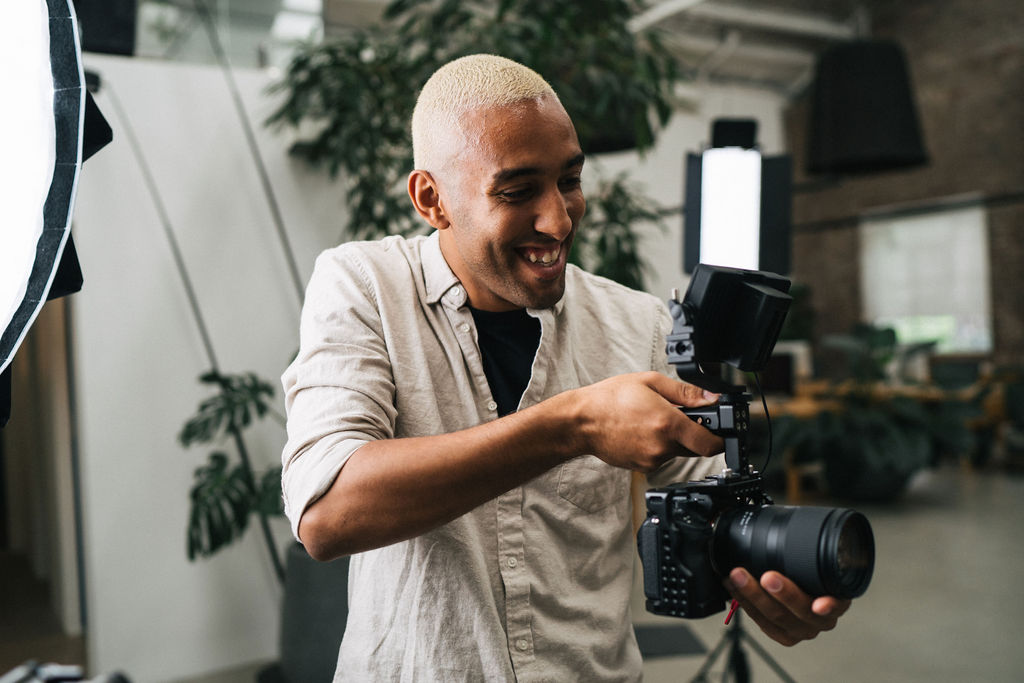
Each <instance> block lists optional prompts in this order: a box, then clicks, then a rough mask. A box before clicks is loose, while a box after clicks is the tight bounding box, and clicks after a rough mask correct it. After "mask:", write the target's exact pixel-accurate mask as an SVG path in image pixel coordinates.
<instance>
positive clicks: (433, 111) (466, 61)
mask: <svg viewBox="0 0 1024 683" xmlns="http://www.w3.org/2000/svg"><path fill="white" fill-rule="evenodd" d="M545 96H551V97H554V98H555V99H556V100H557V99H558V95H556V94H555V91H554V90H553V89H552V88H551V86H550V85H549V84H548V82H547V81H545V80H544V78H543V77H542V76H541V75H540V74H538V73H537V72H536V71H534V70H533V69H530V68H529V67H526V66H523V65H522V64H520V63H518V62H514V61H512V60H511V59H506V58H505V57H499V56H497V55H487V54H479V55H469V56H467V57H460V58H458V59H455V60H452V61H451V62H448V63H447V64H445V65H444V66H442V67H441V68H439V69H438V70H437V71H435V72H434V74H433V75H432V76H431V77H430V78H429V79H427V82H426V83H425V84H424V85H423V89H422V90H421V91H420V94H419V97H418V98H417V100H416V108H415V109H414V110H413V113H412V153H413V164H414V165H415V167H416V168H417V169H422V170H438V169H437V168H431V167H436V166H438V165H441V164H443V163H444V160H445V159H446V154H447V150H443V149H439V145H442V144H444V142H445V141H446V140H447V139H448V136H447V135H446V133H448V132H449V131H455V130H458V128H459V125H460V119H461V118H462V117H463V115H464V114H465V113H466V112H467V111H469V110H471V109H477V108H481V107H485V108H490V107H506V106H510V105H513V104H517V103H519V102H523V101H527V100H537V99H539V98H541V97H545Z"/></svg>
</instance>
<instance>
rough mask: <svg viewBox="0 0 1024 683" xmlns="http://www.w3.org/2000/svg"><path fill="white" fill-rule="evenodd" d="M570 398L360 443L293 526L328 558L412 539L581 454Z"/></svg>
mask: <svg viewBox="0 0 1024 683" xmlns="http://www.w3.org/2000/svg"><path fill="white" fill-rule="evenodd" d="M575 413H576V411H575V406H574V401H573V399H572V396H571V392H570V393H565V394H560V395H559V396H555V397H553V398H551V399H549V400H548V401H545V402H544V403H542V404H539V405H536V406H533V407H532V408H528V409H526V410H523V411H520V412H518V413H514V414H512V415H508V416H506V417H503V418H501V419H499V420H495V421H493V422H488V423H485V424H482V425H478V426H476V427H472V428H470V429H466V430H462V431H459V432H453V433H451V434H441V435H437V436H425V437H413V438H404V439H387V440H381V441H373V442H370V443H368V444H366V445H365V446H362V447H360V448H359V449H358V450H357V451H356V452H355V453H353V455H352V457H351V458H350V459H349V460H348V462H346V464H345V466H344V467H343V468H342V469H341V472H340V473H339V475H338V477H337V478H336V479H335V481H334V483H333V485H332V486H331V488H330V489H329V490H328V491H327V493H326V494H325V495H324V496H323V497H321V498H320V499H319V500H317V501H316V502H315V503H313V504H312V505H311V506H310V507H309V508H308V509H307V510H306V511H305V513H304V514H303V516H302V518H301V521H300V523H299V537H300V538H301V540H302V542H303V544H304V545H305V546H306V549H307V550H308V551H309V553H310V554H311V555H312V556H313V557H315V558H317V559H320V560H327V559H332V558H335V557H339V556H342V555H349V554H352V553H356V552H362V551H364V550H370V549H372V548H378V547H382V546H385V545H389V544H391V543H396V542H398V541H403V540H406V539H409V538H413V537H415V536H418V535H420V534H422V533H425V532H427V531H429V530H431V529H433V528H436V527H438V526H440V525H442V524H445V523H447V522H449V521H451V520H453V519H455V518H456V517H459V516H460V515H463V514H465V513H467V512H469V511H470V510H472V509H474V508H475V507H477V506H479V505H481V504H482V503H484V502H486V501H488V500H491V499H493V498H495V497H497V496H499V495H501V494H502V493H504V492H506V491H508V490H509V489H512V488H514V487H516V486H519V485H520V484H523V483H525V482H527V481H529V480H531V479H533V478H534V477H536V476H538V475H540V474H542V473H543V472H546V471H547V470H549V469H551V468H552V467H555V466H557V465H559V464H561V463H562V462H565V461H566V460H569V459H571V458H573V457H575V456H577V455H580V454H582V453H583V452H585V451H584V450H583V449H584V447H583V445H582V442H581V440H580V439H577V438H572V435H573V434H574V432H575V429H574V427H575V426H576V424H577V418H576V415H575Z"/></svg>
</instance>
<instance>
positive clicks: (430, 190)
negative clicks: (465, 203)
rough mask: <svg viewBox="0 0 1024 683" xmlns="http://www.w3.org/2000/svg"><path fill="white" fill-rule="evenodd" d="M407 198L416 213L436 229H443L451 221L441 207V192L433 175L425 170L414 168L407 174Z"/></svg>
mask: <svg viewBox="0 0 1024 683" xmlns="http://www.w3.org/2000/svg"><path fill="white" fill-rule="evenodd" d="M408 190H409V198H410V199H412V205H413V206H414V207H415V208H416V213H418V214H419V215H420V216H422V217H423V220H425V221H426V222H427V223H430V225H432V226H433V227H435V228H437V229H438V230H444V229H445V228H447V227H448V226H449V225H450V224H451V223H450V221H449V220H448V217H447V216H445V213H444V209H443V208H442V207H441V193H440V191H439V189H438V187H437V182H436V181H435V180H434V177H433V176H432V175H430V174H429V173H428V172H426V171H421V170H416V171H413V172H412V173H410V174H409V187H408Z"/></svg>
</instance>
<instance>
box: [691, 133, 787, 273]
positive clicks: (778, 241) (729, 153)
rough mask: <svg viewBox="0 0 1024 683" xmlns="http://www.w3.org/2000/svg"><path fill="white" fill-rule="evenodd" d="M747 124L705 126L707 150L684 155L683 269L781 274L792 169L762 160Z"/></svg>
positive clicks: (777, 160)
mask: <svg viewBox="0 0 1024 683" xmlns="http://www.w3.org/2000/svg"><path fill="white" fill-rule="evenodd" d="M756 131H757V124H756V122H755V121H753V120H749V119H739V120H734V119H719V120H716V121H715V122H714V123H713V128H712V143H711V147H709V148H708V149H705V150H704V151H703V152H702V153H700V154H695V153H689V154H687V155H686V200H685V201H686V206H685V212H684V234H683V264H684V268H685V270H686V272H689V273H692V272H693V270H694V269H695V268H696V267H697V264H698V263H705V264H707V265H714V266H726V267H730V268H743V269H746V270H768V271H771V272H774V273H782V274H784V273H788V272H789V255H790V247H789V232H790V214H791V204H792V200H791V195H792V189H791V186H792V163H791V160H790V157H789V156H786V155H780V156H764V155H762V154H761V151H760V150H759V149H757V145H756V142H755V139H756Z"/></svg>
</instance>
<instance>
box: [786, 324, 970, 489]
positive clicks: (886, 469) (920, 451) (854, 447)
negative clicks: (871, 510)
mask: <svg viewBox="0 0 1024 683" xmlns="http://www.w3.org/2000/svg"><path fill="white" fill-rule="evenodd" d="M822 345H823V346H825V347H829V348H833V349H839V350H841V351H843V352H844V353H845V355H846V361H847V362H846V375H845V377H841V378H838V379H836V380H835V381H833V382H832V383H830V384H829V385H827V386H826V387H825V388H824V389H822V390H820V391H818V392H817V393H816V394H815V395H814V397H813V398H814V399H815V401H816V403H817V405H818V409H817V410H816V411H815V413H814V414H813V415H811V416H802V417H796V416H782V417H778V418H776V419H775V420H774V423H775V427H774V432H775V434H774V437H775V438H774V442H775V443H774V446H775V448H777V449H778V450H779V451H788V452H789V454H790V457H791V458H792V462H793V464H805V463H809V462H820V463H821V465H822V469H823V473H824V478H825V484H826V487H827V490H828V493H829V494H831V495H834V496H836V497H839V498H845V499H851V500H879V501H880V500H889V499H891V498H894V497H896V496H897V495H899V494H900V493H901V492H902V491H903V490H904V488H905V487H906V484H907V482H908V481H909V480H910V478H911V476H913V475H914V474H915V473H916V472H918V471H919V470H921V469H924V468H926V467H931V466H934V465H935V464H937V462H938V461H939V458H940V457H941V455H942V454H944V453H957V454H958V453H960V452H962V451H964V450H965V449H968V448H970V443H971V435H970V433H969V432H968V430H967V427H966V425H965V422H964V418H965V416H966V412H967V411H968V410H969V406H966V405H964V403H963V402H962V401H958V400H955V399H951V398H949V397H948V396H946V395H944V394H942V392H934V391H928V390H927V389H925V388H923V387H914V386H910V385H907V384H902V385H899V386H896V385H894V384H892V383H891V382H889V381H887V379H886V377H887V374H886V366H887V365H888V364H889V363H890V362H891V361H892V360H893V359H894V358H895V357H896V356H897V355H898V354H899V353H901V347H900V346H899V344H897V339H896V334H895V332H894V331H893V330H892V329H889V328H878V327H874V326H872V325H868V324H861V325H857V326H856V327H855V328H854V329H853V330H852V331H851V333H850V334H847V335H832V336H828V337H825V338H824V339H823V340H822ZM930 350H931V345H928V344H924V345H916V346H914V347H913V348H911V349H909V353H925V352H928V351H930ZM902 352H903V353H907V352H908V351H907V350H903V351H902Z"/></svg>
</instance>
